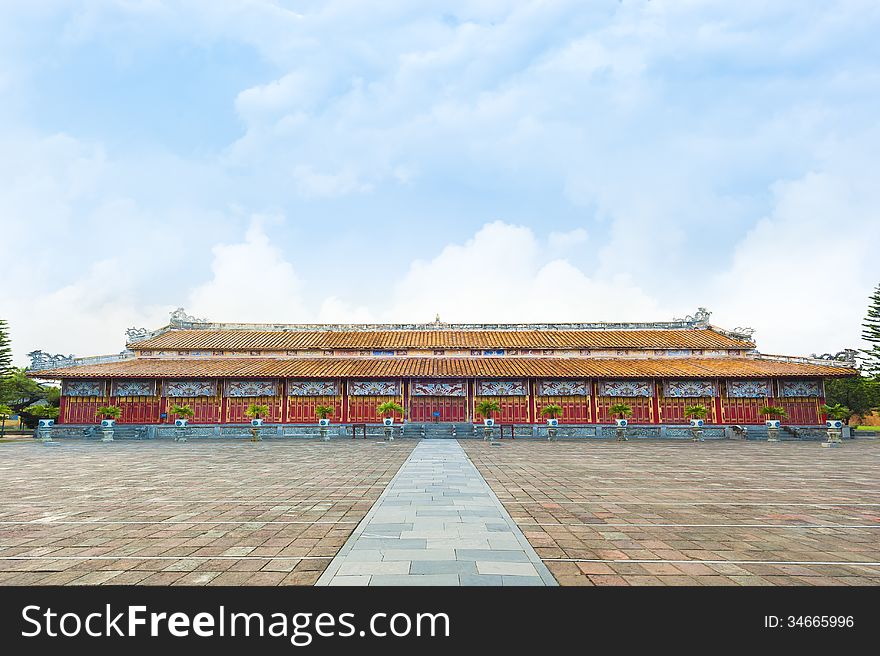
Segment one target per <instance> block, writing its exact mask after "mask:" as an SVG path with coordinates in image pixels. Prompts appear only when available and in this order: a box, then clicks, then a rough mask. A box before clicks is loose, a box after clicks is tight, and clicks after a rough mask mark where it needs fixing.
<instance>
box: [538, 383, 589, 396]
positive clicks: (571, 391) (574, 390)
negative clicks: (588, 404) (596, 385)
mask: <svg viewBox="0 0 880 656" xmlns="http://www.w3.org/2000/svg"><path fill="white" fill-rule="evenodd" d="M538 396H590V381H588V380H540V381H538Z"/></svg>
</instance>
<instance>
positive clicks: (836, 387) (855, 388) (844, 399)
mask: <svg viewBox="0 0 880 656" xmlns="http://www.w3.org/2000/svg"><path fill="white" fill-rule="evenodd" d="M825 402H826V403H827V404H828V405H829V406H835V405H842V406H845V407H847V408H849V409H850V410H851V411H852V414H853V415H856V416H859V417H864V416H865V415H869V414H871V412H873V411H874V410H877V409H878V408H880V382H877V381H876V380H871V379H870V378H868V377H867V376H864V375H862V376H851V377H847V378H829V379H827V380H826V381H825Z"/></svg>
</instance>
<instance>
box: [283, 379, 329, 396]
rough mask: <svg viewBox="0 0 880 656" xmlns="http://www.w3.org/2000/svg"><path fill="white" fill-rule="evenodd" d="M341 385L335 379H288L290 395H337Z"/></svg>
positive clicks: (288, 392)
mask: <svg viewBox="0 0 880 656" xmlns="http://www.w3.org/2000/svg"><path fill="white" fill-rule="evenodd" d="M337 394H339V385H337V384H336V381H335V380H288V381H287V395H288V396H336V395H337Z"/></svg>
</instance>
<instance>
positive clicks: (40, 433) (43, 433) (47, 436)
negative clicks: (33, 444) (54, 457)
mask: <svg viewBox="0 0 880 656" xmlns="http://www.w3.org/2000/svg"><path fill="white" fill-rule="evenodd" d="M37 438H38V439H39V440H40V442H42V443H43V444H55V442H54V441H53V440H52V429H51V428H48V427H44V426H41V427H40V428H38V429H37Z"/></svg>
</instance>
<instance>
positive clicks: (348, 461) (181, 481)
mask: <svg viewBox="0 0 880 656" xmlns="http://www.w3.org/2000/svg"><path fill="white" fill-rule="evenodd" d="M415 446H416V442H415V441H410V440H397V441H395V442H393V443H391V444H384V443H379V442H376V441H361V440H358V441H356V442H355V441H349V440H336V441H332V442H319V441H313V440H302V441H300V440H296V441H294V440H290V441H285V442H281V441H264V442H260V443H252V442H233V441H231V440H223V441H196V440H191V441H189V442H187V443H174V442H166V441H161V442H122V441H117V442H114V443H110V444H101V443H97V442H73V441H65V442H62V443H61V444H60V445H59V446H54V447H47V446H43V445H41V444H39V443H36V442H34V441H28V442H27V443H21V442H19V443H14V444H12V443H9V444H3V445H0V584H4V585H67V584H75V585H80V584H94V585H119V584H140V585H187V584H188V585H313V584H314V583H315V582H316V581H317V579H318V577H319V576H320V575H321V572H323V571H324V569H325V568H326V567H327V565H328V563H329V562H330V561H331V559H332V558H333V556H334V555H335V554H336V552H337V551H338V550H339V548H340V547H341V546H342V545H343V544H344V543H345V541H346V539H347V538H348V537H349V535H350V534H351V532H352V531H353V530H354V529H355V527H356V526H357V524H358V523H359V522H360V520H361V519H363V517H364V516H365V515H366V513H367V512H368V511H369V510H370V508H371V507H372V505H373V503H374V502H375V500H376V499H377V498H378V497H379V495H380V494H381V493H382V491H383V490H384V489H385V487H386V486H387V484H388V482H389V481H390V480H391V478H392V477H393V476H394V475H395V473H396V472H397V471H398V469H399V468H400V465H401V464H402V463H403V462H404V461H405V460H406V458H407V457H408V456H409V454H410V452H411V451H412V449H413V448H414V447H415Z"/></svg>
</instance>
